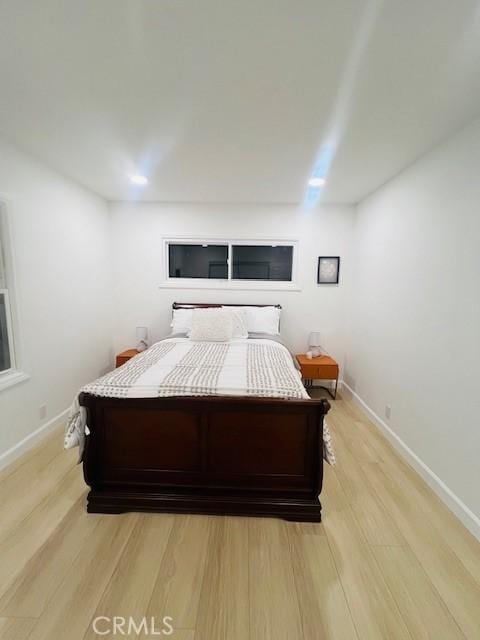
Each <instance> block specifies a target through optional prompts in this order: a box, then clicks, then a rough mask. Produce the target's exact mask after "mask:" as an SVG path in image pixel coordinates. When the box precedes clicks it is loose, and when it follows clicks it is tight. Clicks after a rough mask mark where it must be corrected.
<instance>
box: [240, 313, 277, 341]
mask: <svg viewBox="0 0 480 640" xmlns="http://www.w3.org/2000/svg"><path fill="white" fill-rule="evenodd" d="M241 308H242V309H245V311H246V313H247V328H248V332H249V333H268V334H270V335H272V336H278V335H279V333H280V309H278V308H277V307H241Z"/></svg>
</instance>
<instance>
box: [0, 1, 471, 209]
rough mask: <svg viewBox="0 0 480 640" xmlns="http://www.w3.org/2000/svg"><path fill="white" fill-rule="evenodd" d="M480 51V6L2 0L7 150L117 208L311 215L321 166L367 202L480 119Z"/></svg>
mask: <svg viewBox="0 0 480 640" xmlns="http://www.w3.org/2000/svg"><path fill="white" fill-rule="evenodd" d="M479 35H480V2H478V1H474V0H455V2H452V0H384V1H383V2H381V1H380V0H378V1H374V0H372V1H367V0H335V1H334V2H332V1H331V0H301V2H299V1H298V0H261V1H259V0H101V1H99V0H30V1H28V0H25V1H21V2H20V1H18V0H0V136H2V137H4V138H5V139H7V140H8V141H10V142H13V143H14V144H16V145H17V146H19V147H20V148H21V149H24V150H26V151H28V152H30V153H32V154H33V155H35V156H36V157H38V158H39V159H40V160H42V161H44V162H45V163H47V164H48V165H50V166H51V167H53V168H55V169H57V170H58V171H59V172H61V173H63V174H64V175H67V176H70V177H72V178H74V179H75V180H77V181H78V182H79V183H81V184H83V185H85V186H87V187H89V188H90V189H92V190H93V191H95V192H97V193H98V194H100V195H102V196H104V197H105V198H107V199H109V200H136V199H140V200H158V201H164V202H240V203H249V202H254V203H276V202H282V203H300V202H302V201H303V200H304V198H305V193H306V185H307V181H308V178H309V176H310V175H311V173H312V171H313V168H314V166H315V165H317V174H318V173H320V174H322V175H324V176H326V177H327V185H326V187H325V188H324V189H323V190H322V192H321V197H322V200H323V201H324V202H329V203H333V202H339V203H340V202H341V203H349V202H357V201H359V200H361V199H362V198H363V197H365V196H366V195H368V194H369V193H371V192H372V191H373V190H375V189H376V188H377V187H379V186H380V185H381V184H382V183H384V182H385V181H386V180H388V179H389V178H390V177H392V176H393V175H394V174H396V173H398V172H399V171H401V170H402V169H403V168H405V167H406V166H407V165H408V164H410V163H411V162H412V161H414V160H415V159H416V158H417V157H419V156H420V155H421V154H423V153H424V152H426V151H427V150H429V149H430V148H431V147H432V146H434V145H435V144H437V143H438V142H440V141H441V140H442V139H444V138H445V137H447V136H448V135H449V134H451V133H453V132H454V131H455V130H457V129H458V128H460V127H461V126H463V125H464V124H466V123H467V122H470V121H471V120H473V119H474V118H475V117H477V115H478V114H479V113H480V37H479ZM134 173H140V174H144V175H146V176H148V178H149V184H148V186H146V187H135V188H134V187H133V186H132V185H131V184H130V182H129V179H128V176H129V175H130V174H134Z"/></svg>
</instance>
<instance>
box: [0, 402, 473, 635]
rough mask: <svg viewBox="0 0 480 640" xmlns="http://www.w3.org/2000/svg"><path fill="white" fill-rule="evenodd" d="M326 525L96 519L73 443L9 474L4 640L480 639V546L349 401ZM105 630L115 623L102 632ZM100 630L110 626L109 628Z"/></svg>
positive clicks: (37, 454)
mask: <svg viewBox="0 0 480 640" xmlns="http://www.w3.org/2000/svg"><path fill="white" fill-rule="evenodd" d="M332 405H333V407H332V410H331V412H330V414H329V416H328V422H329V425H330V429H331V431H332V437H333V440H334V444H335V447H336V452H337V460H338V464H337V466H336V467H335V468H331V467H328V466H327V467H326V472H325V481H324V490H323V493H322V503H323V517H324V522H323V523H322V524H318V525H317V524H298V523H288V522H283V521H281V520H275V519H261V518H251V519H249V518H230V517H229V518H222V517H203V516H179V515H150V514H126V515H121V516H102V515H87V514H86V512H85V508H84V506H85V494H86V487H85V485H84V483H83V478H82V473H81V468H80V467H77V466H75V457H76V452H64V451H62V449H61V447H62V442H63V439H62V437H61V434H60V433H55V434H53V435H51V436H50V437H49V438H48V439H47V440H45V441H44V442H42V443H41V445H40V446H39V447H37V449H36V450H35V451H33V452H29V453H28V454H27V455H26V456H24V458H23V459H21V460H18V461H16V462H15V464H14V465H12V466H11V467H10V468H7V469H5V470H3V471H2V472H0V505H1V506H0V509H1V518H0V637H1V638H2V639H6V640H93V639H94V638H100V637H115V636H113V635H104V636H100V635H98V634H96V633H95V631H94V629H93V627H92V621H93V620H94V619H95V618H96V617H98V616H107V617H109V618H113V617H114V616H117V617H119V618H127V619H128V617H129V616H132V617H133V619H134V620H135V622H136V624H137V625H138V624H140V622H141V620H142V618H143V617H144V616H146V617H147V618H146V619H147V621H148V624H149V626H150V627H151V618H152V617H153V618H154V619H155V627H154V629H153V631H154V632H156V633H157V635H155V633H154V634H153V635H152V633H151V632H152V629H151V628H149V629H148V632H147V633H146V632H145V631H146V629H145V627H140V629H137V630H135V629H131V630H130V631H131V633H130V635H128V633H127V631H128V629H127V630H123V633H120V632H119V633H118V634H117V636H116V637H129V638H153V637H157V638H158V637H162V636H161V635H160V636H159V635H158V633H159V631H160V630H161V627H162V618H163V616H170V617H171V618H172V619H173V622H172V624H173V627H174V632H173V634H172V635H170V636H163V637H170V638H174V639H176V640H207V639H208V640H287V639H288V640H297V639H298V640H300V639H301V640H303V639H306V640H329V639H335V640H337V639H338V640H397V639H398V640H417V639H418V640H462V639H463V640H465V639H467V640H478V638H480V544H479V543H478V542H477V541H476V540H475V539H474V538H473V536H471V535H470V533H469V532H468V531H467V530H466V529H465V528H464V527H463V526H462V525H461V524H460V523H459V522H458V520H457V519H456V518H455V517H454V516H453V515H452V514H451V513H450V511H449V510H448V509H447V508H446V507H445V506H444V505H443V504H442V503H441V502H440V501H439V500H438V499H437V498H436V496H435V495H434V494H433V493H432V491H431V490H430V489H429V487H428V486H427V485H426V484H425V483H424V482H423V481H422V480H421V479H420V478H419V476H418V475H417V474H416V473H415V472H414V471H413V470H412V469H411V468H410V467H409V466H408V465H407V464H406V463H405V462H404V461H403V460H402V459H401V458H399V456H398V455H397V453H396V452H395V451H394V450H393V448H392V447H391V446H390V445H389V443H388V442H387V441H386V440H385V439H384V438H383V437H382V435H381V434H380V433H379V432H378V431H377V430H376V428H375V427H374V426H373V425H372V424H370V423H369V421H368V419H367V418H366V417H365V415H364V414H363V413H362V412H361V410H360V409H359V408H358V407H357V406H356V405H354V404H353V403H352V402H351V401H349V400H347V399H345V398H343V397H342V396H341V395H340V394H339V396H338V399H337V401H336V402H333V403H332ZM102 625H103V626H102ZM102 625H100V626H101V630H102V631H105V630H108V629H111V627H112V624H110V622H106V621H105V620H103V621H102Z"/></svg>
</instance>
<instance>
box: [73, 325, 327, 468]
mask: <svg viewBox="0 0 480 640" xmlns="http://www.w3.org/2000/svg"><path fill="white" fill-rule="evenodd" d="M81 391H83V392H85V393H90V394H92V395H96V396H103V397H107V398H154V397H162V396H206V395H229V396H257V397H268V398H294V399H295V398H296V399H303V398H305V399H306V398H308V397H309V396H308V394H307V392H306V391H305V388H304V387H303V384H302V381H301V378H300V374H299V372H298V371H297V370H296V368H295V366H294V363H293V360H292V356H291V354H290V352H289V351H288V349H287V348H286V347H285V346H283V345H282V344H280V343H278V342H274V341H272V340H249V339H239V340H233V341H231V342H192V341H191V340H189V339H187V338H168V339H166V340H162V341H160V342H157V343H156V344H154V345H152V346H151V347H150V348H149V349H147V351H144V352H142V353H140V354H139V355H137V356H135V357H134V358H132V359H131V360H129V361H128V362H127V363H126V364H124V365H123V366H122V367H119V368H118V369H115V370H114V371H112V372H110V373H107V374H106V375H105V376H103V377H101V378H99V379H98V380H95V381H94V382H91V383H89V384H87V385H86V386H85V387H83V389H82V390H81ZM86 429H88V427H87V425H86V413H85V411H84V410H83V409H82V408H81V407H80V406H79V404H78V399H75V401H74V403H73V405H72V408H71V410H70V416H69V421H68V425H67V430H66V434H65V448H66V449H70V448H72V447H74V446H79V447H80V450H81V451H82V450H83V445H84V439H85V431H86ZM324 444H325V447H324V448H325V449H326V459H327V461H328V462H330V463H333V462H334V454H333V450H332V449H331V444H330V434H329V432H328V427H327V426H326V425H325V427H324Z"/></svg>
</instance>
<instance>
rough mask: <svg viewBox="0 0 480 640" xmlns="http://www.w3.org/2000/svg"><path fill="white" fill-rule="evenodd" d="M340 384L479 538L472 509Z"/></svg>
mask: <svg viewBox="0 0 480 640" xmlns="http://www.w3.org/2000/svg"><path fill="white" fill-rule="evenodd" d="M340 384H341V387H342V390H345V391H346V392H347V394H348V395H349V396H350V397H351V398H352V399H353V400H354V402H356V403H357V404H358V405H359V406H360V407H362V409H363V410H364V411H365V413H366V414H367V415H368V417H369V418H370V419H371V421H372V422H373V423H374V424H375V425H376V426H377V427H378V428H379V429H380V431H381V432H382V433H383V434H384V435H385V437H386V438H387V439H388V441H389V442H391V443H392V445H393V446H394V447H395V449H396V450H397V451H398V452H399V453H400V454H401V455H402V457H403V458H404V459H405V460H406V461H407V462H408V463H409V465H410V466H411V467H413V468H414V469H415V471H416V472H417V473H418V474H419V475H420V476H421V477H422V478H423V479H424V480H425V482H426V483H427V484H428V486H429V487H430V488H431V489H433V491H434V492H435V493H436V494H437V496H438V497H439V498H440V500H442V502H444V503H445V504H446V505H447V507H448V508H449V509H450V511H452V512H453V513H454V514H455V515H456V516H457V518H458V519H459V520H460V521H461V522H462V523H463V524H464V525H465V526H466V527H467V529H468V530H469V531H470V532H471V533H472V534H473V535H474V536H475V537H476V538H477V540H480V518H478V517H477V516H476V515H475V514H474V513H473V511H471V509H469V508H468V507H467V505H466V504H464V503H463V502H462V501H461V500H460V498H459V497H458V496H457V495H455V493H453V491H452V490H451V489H450V488H449V487H447V485H446V484H445V483H444V482H443V480H441V479H440V478H439V477H438V476H437V475H436V474H435V473H434V472H433V471H432V470H431V469H430V467H428V466H427V465H426V464H425V463H424V462H423V460H421V459H420V458H419V457H418V456H417V454H416V453H414V452H413V451H412V450H411V449H410V447H409V446H408V445H406V444H405V442H404V441H403V440H402V439H401V438H400V437H399V436H398V435H397V434H396V433H395V432H394V431H393V430H392V429H391V428H390V427H389V426H388V424H386V423H385V422H384V421H383V420H382V419H381V418H380V417H379V416H378V415H377V414H376V413H375V412H374V411H373V410H372V409H371V408H370V407H369V406H368V404H367V403H366V402H365V401H364V400H362V398H361V397H360V396H359V395H358V394H357V393H355V391H354V390H353V389H351V388H350V387H349V386H348V384H347V383H346V382H345V381H344V380H342V381H341V383H340Z"/></svg>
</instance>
